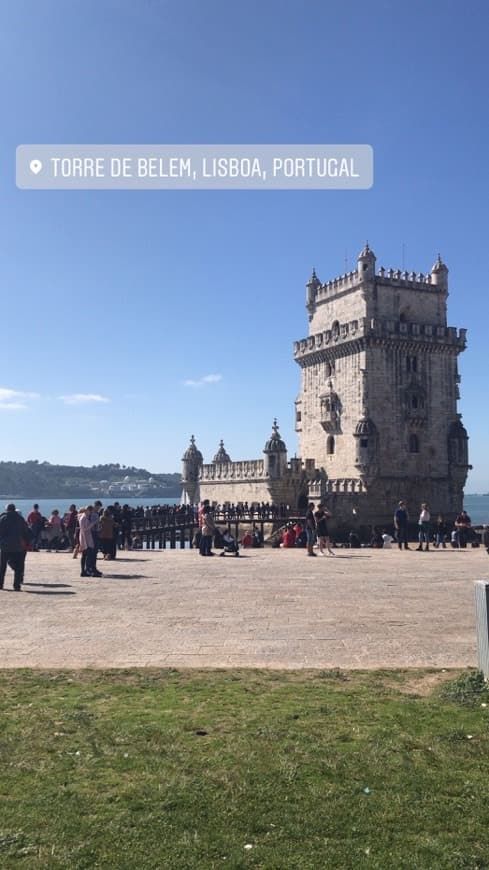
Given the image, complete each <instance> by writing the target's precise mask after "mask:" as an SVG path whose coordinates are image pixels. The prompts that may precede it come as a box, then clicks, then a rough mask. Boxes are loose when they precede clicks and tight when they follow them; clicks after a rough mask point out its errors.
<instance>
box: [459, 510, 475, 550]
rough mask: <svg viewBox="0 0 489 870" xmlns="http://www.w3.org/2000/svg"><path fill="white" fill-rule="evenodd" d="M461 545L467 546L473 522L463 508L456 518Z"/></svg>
mask: <svg viewBox="0 0 489 870" xmlns="http://www.w3.org/2000/svg"><path fill="white" fill-rule="evenodd" d="M455 528H456V530H457V537H458V545H459V547H462V548H463V547H466V546H467V541H468V539H469V534H470V530H471V528H472V523H471V521H470V517H469V515H468V513H467V511H465V510H463V511H462V513H460V514H459V515H458V517H456V519H455Z"/></svg>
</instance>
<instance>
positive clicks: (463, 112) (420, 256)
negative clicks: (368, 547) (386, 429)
mask: <svg viewBox="0 0 489 870" xmlns="http://www.w3.org/2000/svg"><path fill="white" fill-rule="evenodd" d="M488 24H489V12H488V10H487V8H486V4H485V3H484V2H482V0H472V2H471V3H469V4H462V3H460V2H453V0H443V2H440V0H435V2H430V3H429V4H426V3H425V2H419V0H416V2H411V3H409V4H407V3H401V2H381V0H373V2H370V3H368V4H365V3H363V2H360V0H346V2H345V0H342V2H334V3H333V2H324V0H306V2H300V0H294V2H290V0H266V2H257V0H249V2H244V3H240V4H235V3H229V2H227V0H207V2H205V3H202V2H200V0H199V2H198V0H182V2H177V0H173V2H165V0H162V2H160V0H70V2H69V3H60V2H59V0H16V2H15V3H11V2H8V0H1V2H0V56H1V58H2V67H3V74H2V84H1V90H2V139H1V145H0V185H1V202H0V226H1V233H0V276H1V282H2V288H3V289H2V323H3V336H2V338H3V341H2V345H3V365H2V374H1V378H0V388H1V389H0V421H1V428H2V457H3V458H4V459H16V460H24V459H28V458H38V459H40V460H44V459H46V460H48V461H51V462H67V463H73V464H78V463H82V464H88V465H91V464H94V463H98V462H105V461H118V462H121V463H124V464H128V465H133V464H134V465H141V466H145V467H147V468H149V469H151V470H152V471H178V470H180V458H181V455H182V452H183V450H184V449H185V447H186V445H187V443H188V439H189V436H190V434H191V433H192V432H194V433H195V435H196V438H197V443H198V445H199V447H200V449H201V450H202V451H203V453H204V456H205V458H206V459H210V457H211V455H212V454H213V453H214V452H215V450H216V449H217V445H218V442H219V439H220V438H221V437H222V438H224V441H225V444H226V447H227V449H228V451H229V452H230V454H231V457H232V458H233V459H243V458H252V457H256V456H259V455H261V450H262V448H263V444H264V441H265V439H266V438H267V436H268V435H269V432H270V429H271V424H272V420H273V417H274V416H277V418H278V420H279V424H280V428H281V432H282V435H283V437H284V438H285V440H286V442H287V445H288V447H289V454H290V455H292V454H293V453H294V452H295V450H296V446H297V445H296V438H295V433H294V417H293V402H294V399H295V397H296V395H297V393H298V391H299V368H298V367H297V366H296V365H295V364H294V362H293V348H292V343H293V341H294V340H295V339H297V338H301V337H303V336H305V335H306V334H307V317H306V311H305V308H304V299H305V290H304V284H305V282H306V280H307V278H308V277H309V274H310V270H311V266H312V265H313V264H314V265H315V266H316V269H317V271H318V274H319V276H320V278H321V279H322V280H327V279H328V278H330V277H334V276H336V275H337V274H340V273H341V272H343V271H344V267H345V257H346V258H347V261H348V268H350V269H351V268H354V266H355V260H356V256H357V254H358V252H359V250H360V249H361V247H362V246H363V244H364V241H365V239H367V238H368V240H369V242H370V244H371V247H372V248H373V250H374V251H375V253H376V255H377V261H378V264H379V265H381V264H382V265H384V266H385V267H387V268H388V267H389V266H392V267H393V268H400V267H401V265H402V262H401V258H402V246H403V245H404V251H405V253H404V260H405V267H406V268H407V269H408V271H411V270H415V271H416V272H418V271H423V272H427V271H428V270H429V268H430V267H431V265H432V264H433V262H434V260H435V257H436V254H437V252H438V251H440V252H441V254H442V257H443V259H444V260H445V262H446V263H447V265H448V267H449V269H450V276H449V279H450V297H449V323H450V325H454V326H458V327H461V326H463V327H467V328H468V350H467V351H466V353H465V354H464V355H463V356H462V357H461V361H460V369H461V374H462V385H461V390H462V401H461V403H460V410H461V411H462V413H463V415H464V422H465V425H466V426H467V429H468V431H469V435H470V439H471V440H470V452H471V461H472V463H473V465H474V471H473V472H472V474H471V477H470V479H469V486H468V487H467V489H468V491H471V490H472V491H476V490H479V491H480V490H484V491H487V490H489V458H488V451H487V449H486V443H487V439H486V433H487V429H488V417H489V410H488V406H487V401H486V397H485V393H486V389H485V388H486V381H487V375H486V359H487V350H486V348H487V325H488V322H489V320H488V301H487V273H488V267H487V263H486V261H487V258H488V256H489V254H488V253H487V250H488V249H487V231H488V219H487V218H488V207H487V202H488V192H489V191H488V171H487V153H488V139H489V136H488V126H489V121H488V114H487V110H486V109H485V106H486V104H487V80H488V61H487V33H488ZM240 142H243V143H288V142H290V143H328V142H330V143H369V144H371V145H372V146H373V148H374V153H375V183H374V186H373V188H372V189H371V190H369V191H359V192H355V191H310V192H303V191H205V192H204V191H169V192H165V191H148V192H131V191H127V192H125V191H112V192H110V191H105V192H104V191H101V192H90V191H73V192H66V191H22V190H17V189H16V187H15V178H14V163H15V148H16V146H17V145H19V144H23V143H26V144H27V143H135V144H136V143H240ZM209 375H214V376H216V377H214V379H210V380H207V381H204V382H203V383H200V384H199V385H195V384H193V385H190V384H186V383H185V382H186V381H196V382H199V381H201V379H202V378H205V377H206V376H209ZM217 376H220V377H219V378H218V377H217ZM21 394H24V395H21ZM25 394H27V395H25ZM76 396H78V400H76V399H73V398H72V399H71V401H67V397H76ZM87 396H91V397H92V398H91V399H87V398H85V399H83V400H82V399H80V397H87ZM61 397H64V398H61ZM96 397H101V398H103V399H105V400H106V401H97V399H96ZM18 406H24V407H18Z"/></svg>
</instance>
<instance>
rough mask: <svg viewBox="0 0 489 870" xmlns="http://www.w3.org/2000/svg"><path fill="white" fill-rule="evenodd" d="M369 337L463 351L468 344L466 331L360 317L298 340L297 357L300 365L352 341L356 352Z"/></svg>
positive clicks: (431, 324) (451, 327)
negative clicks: (306, 360)
mask: <svg viewBox="0 0 489 870" xmlns="http://www.w3.org/2000/svg"><path fill="white" fill-rule="evenodd" d="M368 338H372V339H389V338H396V339H399V340H400V341H403V342H406V343H408V342H412V341H415V342H420V343H424V344H427V345H430V346H432V347H433V348H436V347H440V348H445V347H446V346H447V345H452V346H453V347H457V348H458V349H459V350H463V349H464V348H465V346H466V342H467V330H466V329H457V328H456V327H454V326H443V325H439V324H433V323H414V322H412V323H406V322H405V321H399V320H387V319H382V318H367V317H361V318H359V319H357V320H350V321H349V322H348V323H338V322H336V323H335V324H334V325H333V326H332V328H331V329H325V330H323V331H321V332H317V333H315V334H313V335H309V336H307V338H302V339H300V340H299V341H295V342H294V357H295V360H296V362H298V363H299V365H300V361H301V359H302V358H304V357H306V356H307V357H309V356H310V354H314V353H316V354H317V353H318V352H324V351H326V350H331V351H332V352H333V355H334V354H335V349H336V348H340V347H342V346H344V345H345V344H346V343H348V342H352V341H353V342H356V343H357V345H356V346H355V347H353V348H352V349H351V350H352V352H353V351H357V350H360V349H361V344H358V342H362V340H364V339H368ZM343 350H344V348H343ZM323 356H324V358H325V359H326V358H327V357H328V354H327V353H326V354H324V353H323Z"/></svg>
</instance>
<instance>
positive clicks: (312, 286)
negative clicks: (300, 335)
mask: <svg viewBox="0 0 489 870" xmlns="http://www.w3.org/2000/svg"><path fill="white" fill-rule="evenodd" d="M320 287H321V282H320V280H319V278H318V276H317V275H316V270H315V269H314V268H313V270H312V275H311V277H310V278H309V281H308V282H307V284H306V308H307V310H308V312H309V318H311V317H312V315H313V314H314V311H315V310H316V294H317V291H318V290H319V288H320Z"/></svg>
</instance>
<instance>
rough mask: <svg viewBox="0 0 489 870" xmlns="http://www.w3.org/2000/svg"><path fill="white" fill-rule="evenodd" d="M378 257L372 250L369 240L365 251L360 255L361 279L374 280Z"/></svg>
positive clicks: (359, 273) (359, 271)
mask: <svg viewBox="0 0 489 870" xmlns="http://www.w3.org/2000/svg"><path fill="white" fill-rule="evenodd" d="M376 259H377V258H376V256H375V254H374V252H373V251H371V250H370V248H369V246H368V242H366V243H365V247H364V249H363V251H361V252H360V254H359V255H358V277H359V279H360V281H373V280H374V278H375V262H376Z"/></svg>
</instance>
